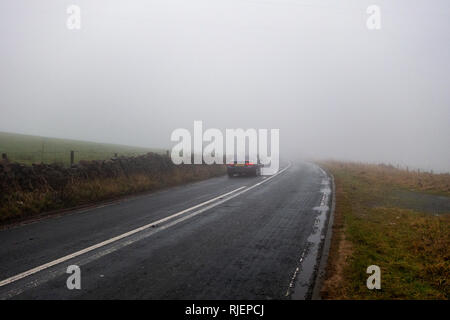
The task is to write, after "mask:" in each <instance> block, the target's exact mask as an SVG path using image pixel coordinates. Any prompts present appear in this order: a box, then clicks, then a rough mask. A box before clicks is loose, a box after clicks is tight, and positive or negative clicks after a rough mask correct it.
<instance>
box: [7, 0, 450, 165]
mask: <svg viewBox="0 0 450 320" xmlns="http://www.w3.org/2000/svg"><path fill="white" fill-rule="evenodd" d="M70 4H76V5H79V6H80V7H81V30H78V31H73V30H68V29H67V27H66V20H67V17H68V15H67V13H66V8H67V6H68V5H70ZM371 4H377V5H379V6H380V8H381V30H377V31H370V30H368V29H367V27H366V20H367V17H368V14H367V13H366V8H367V7H368V5H371ZM449 31H450V2H449V1H447V0H442V1H437V0H436V1H425V0H424V1H411V0H396V1H378V0H371V1H365V0H357V1H345V0H341V1H336V0H335V1H331V0H330V1H320V0H316V1H301V0H297V1H296V0H145V1H144V0H142V1H137V0H131V1H125V0H114V1H111V0H108V1H107V0H104V1H99V0H70V1H63V0H54V1H49V0H42V1H25V0H2V1H1V2H0V43H1V47H0V131H9V132H18V133H26V134H36V135H41V136H50V137H61V138H71V139H79V140H88V141H97V142H110V143H119V144H129V145H137V146H145V147H164V148H169V147H171V146H173V145H174V143H172V142H171V141H170V134H171V132H172V131H173V130H174V129H176V128H187V129H189V130H192V128H193V121H194V120H202V121H203V126H204V128H205V129H207V128H220V129H225V128H244V129H246V128H256V129H258V128H267V129H271V128H277V129H280V139H281V150H280V153H281V156H282V157H283V158H289V157H293V156H302V157H322V158H329V157H331V158H336V159H348V160H357V161H371V162H390V163H393V164H403V165H410V166H415V167H420V168H425V169H434V170H438V171H450V143H449V137H450V93H449V81H448V79H449V74H450V65H449V64H450V50H449V49H450V47H449V46H450V32H449Z"/></svg>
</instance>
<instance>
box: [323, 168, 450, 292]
mask: <svg viewBox="0 0 450 320" xmlns="http://www.w3.org/2000/svg"><path fill="white" fill-rule="evenodd" d="M321 165H322V166H323V167H324V168H326V169H327V170H328V171H329V172H330V173H332V174H333V176H334V178H335V185H336V209H335V222H334V225H333V237H332V244H331V249H330V258H329V261H328V267H327V276H326V280H325V282H324V285H323V287H322V296H323V298H325V299H448V298H449V296H450V261H449V258H450V174H432V173H425V172H418V171H414V172H412V171H407V170H401V169H397V168H395V167H393V166H389V165H368V164H357V163H343V162H335V161H327V162H322V163H321ZM370 265H377V266H379V267H380V268H381V290H369V289H368V288H367V286H366V280H367V278H368V277H369V274H367V273H366V269H367V267H368V266H370Z"/></svg>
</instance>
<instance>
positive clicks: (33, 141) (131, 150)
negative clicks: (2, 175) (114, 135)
mask: <svg viewBox="0 0 450 320" xmlns="http://www.w3.org/2000/svg"><path fill="white" fill-rule="evenodd" d="M71 150H73V151H74V162H75V163H77V162H79V161H80V160H105V159H110V158H112V157H114V155H115V154H116V153H117V155H118V156H137V155H142V154H145V153H147V152H157V153H163V152H165V150H162V149H151V148H141V147H132V146H125V145H117V144H109V143H95V142H87V141H78V140H69V139H58V138H47V137H40V136H32V135H24V134H16V133H7V132H0V153H6V154H7V157H8V159H9V160H10V161H16V162H20V163H23V164H32V163H41V162H43V163H60V164H64V165H69V164H70V151H71Z"/></svg>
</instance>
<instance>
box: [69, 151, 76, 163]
mask: <svg viewBox="0 0 450 320" xmlns="http://www.w3.org/2000/svg"><path fill="white" fill-rule="evenodd" d="M74 159H75V152H74V151H73V150H70V166H73V162H74Z"/></svg>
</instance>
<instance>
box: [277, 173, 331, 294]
mask: <svg viewBox="0 0 450 320" xmlns="http://www.w3.org/2000/svg"><path fill="white" fill-rule="evenodd" d="M323 174H324V175H325V177H324V178H323V180H322V188H321V190H320V192H321V193H322V199H321V201H320V205H319V206H318V207H314V208H313V209H314V210H315V211H317V212H319V215H318V216H317V217H316V219H315V221H314V227H313V231H312V233H311V234H310V236H309V237H308V239H307V245H306V248H305V249H304V250H303V252H302V254H301V256H300V260H299V262H298V265H297V268H296V270H295V272H294V275H293V276H292V279H291V283H290V284H289V288H288V290H287V292H286V296H290V297H291V298H292V299H294V300H304V299H309V298H311V295H312V288H313V284H314V280H315V276H316V273H317V272H316V270H317V267H318V258H319V254H320V249H321V246H322V241H323V240H324V238H325V236H324V234H323V230H324V227H325V222H326V221H327V215H328V212H329V209H330V208H329V203H330V196H331V181H330V178H328V177H327V176H326V174H325V172H323Z"/></svg>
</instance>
